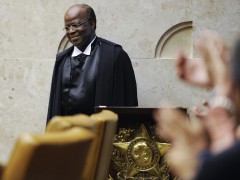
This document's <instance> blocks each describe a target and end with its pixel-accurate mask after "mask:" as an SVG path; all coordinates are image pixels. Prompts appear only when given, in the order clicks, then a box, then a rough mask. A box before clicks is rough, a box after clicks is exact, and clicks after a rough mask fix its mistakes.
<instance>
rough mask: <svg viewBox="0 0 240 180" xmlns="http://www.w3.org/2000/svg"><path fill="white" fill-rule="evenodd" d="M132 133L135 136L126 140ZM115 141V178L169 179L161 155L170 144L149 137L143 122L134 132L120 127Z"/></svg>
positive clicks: (113, 158)
mask: <svg viewBox="0 0 240 180" xmlns="http://www.w3.org/2000/svg"><path fill="white" fill-rule="evenodd" d="M132 134H135V136H134V137H133V139H132V140H131V141H129V142H128V141H127V139H128V138H129V137H130V136H131V135H132ZM116 141H117V142H116ZM115 142H116V143H114V144H113V145H114V150H113V157H112V160H113V164H114V168H115V170H116V171H117V172H118V175H117V176H118V178H117V179H143V180H144V179H156V180H157V179H165V180H167V179H169V172H168V169H167V165H166V163H165V162H164V159H163V155H164V154H165V153H166V151H167V150H168V149H169V146H170V145H169V144H168V143H161V142H157V141H155V140H154V138H150V136H149V134H148V131H147V129H146V127H145V126H144V125H143V124H142V125H141V126H140V128H139V129H138V130H136V131H135V132H134V130H131V129H120V130H119V134H118V135H116V138H115Z"/></svg>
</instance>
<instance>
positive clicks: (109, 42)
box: [98, 37, 122, 48]
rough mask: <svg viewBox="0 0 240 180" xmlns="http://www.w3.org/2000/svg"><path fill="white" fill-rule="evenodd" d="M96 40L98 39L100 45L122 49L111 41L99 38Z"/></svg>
mask: <svg viewBox="0 0 240 180" xmlns="http://www.w3.org/2000/svg"><path fill="white" fill-rule="evenodd" d="M98 38H99V40H100V42H101V43H102V44H105V45H109V46H115V47H120V48H122V46H121V45H119V44H117V43H114V42H112V41H109V40H106V39H103V38H100V37H98Z"/></svg>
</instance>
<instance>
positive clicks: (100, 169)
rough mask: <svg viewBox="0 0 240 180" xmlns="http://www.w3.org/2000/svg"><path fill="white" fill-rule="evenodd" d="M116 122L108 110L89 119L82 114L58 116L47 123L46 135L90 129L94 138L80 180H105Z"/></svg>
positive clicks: (116, 118) (114, 115)
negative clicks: (74, 128) (79, 128)
mask: <svg viewBox="0 0 240 180" xmlns="http://www.w3.org/2000/svg"><path fill="white" fill-rule="evenodd" d="M117 120H118V116H117V114H115V113H113V112H111V111H109V110H103V111H102V112H100V113H96V114H93V115H91V116H90V117H89V116H87V115H83V114H80V115H75V116H64V117H60V116H59V117H54V118H53V119H52V120H51V121H50V122H49V123H48V126H47V128H46V133H52V132H58V131H64V130H68V129H69V128H72V127H85V128H88V129H91V130H92V131H93V132H94V134H95V138H94V140H93V142H92V144H91V147H90V149H89V154H88V157H87V161H86V164H85V169H84V172H83V176H82V180H105V179H106V177H107V176H108V170H109V164H110V161H111V155H112V144H113V137H114V135H115V131H116V127H117Z"/></svg>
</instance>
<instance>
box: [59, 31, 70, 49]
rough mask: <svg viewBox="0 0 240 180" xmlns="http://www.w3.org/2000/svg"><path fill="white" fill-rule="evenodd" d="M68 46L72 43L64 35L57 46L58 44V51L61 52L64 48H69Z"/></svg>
mask: <svg viewBox="0 0 240 180" xmlns="http://www.w3.org/2000/svg"><path fill="white" fill-rule="evenodd" d="M70 46H72V44H71V43H70V41H69V40H68V38H67V36H66V35H64V36H63V38H62V40H61V42H60V44H59V46H58V52H62V51H64V50H65V49H67V48H69V47H70Z"/></svg>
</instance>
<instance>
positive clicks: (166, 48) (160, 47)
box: [155, 21, 193, 59]
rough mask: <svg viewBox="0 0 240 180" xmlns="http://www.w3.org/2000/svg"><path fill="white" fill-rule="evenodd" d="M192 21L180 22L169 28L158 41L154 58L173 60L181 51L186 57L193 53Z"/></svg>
mask: <svg viewBox="0 0 240 180" xmlns="http://www.w3.org/2000/svg"><path fill="white" fill-rule="evenodd" d="M192 32H193V26H192V21H186V22H181V23H179V24H176V25H174V26H172V27H171V28H169V29H168V30H167V31H166V32H165V33H164V34H163V35H162V36H161V38H160V40H159V41H158V44H157V47H156V50H155V58H164V59H173V58H175V56H176V51H177V50H178V49H181V50H182V51H183V52H185V54H186V55H187V56H188V57H192V53H193V38H192V36H193V35H192Z"/></svg>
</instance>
